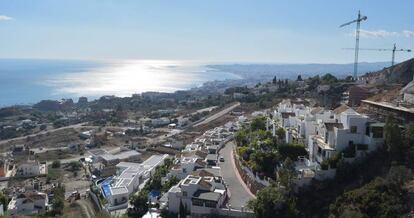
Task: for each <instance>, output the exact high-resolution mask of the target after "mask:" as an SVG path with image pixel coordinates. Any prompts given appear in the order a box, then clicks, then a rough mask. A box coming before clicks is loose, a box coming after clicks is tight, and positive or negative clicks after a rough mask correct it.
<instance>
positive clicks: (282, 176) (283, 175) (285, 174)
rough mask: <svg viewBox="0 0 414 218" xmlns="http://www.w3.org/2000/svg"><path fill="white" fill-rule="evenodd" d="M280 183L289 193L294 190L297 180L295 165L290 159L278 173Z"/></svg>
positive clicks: (287, 159)
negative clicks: (294, 181) (294, 183)
mask: <svg viewBox="0 0 414 218" xmlns="http://www.w3.org/2000/svg"><path fill="white" fill-rule="evenodd" d="M277 174H278V181H279V182H280V184H281V185H283V186H285V187H286V189H287V190H288V191H291V190H292V188H293V187H292V186H293V180H294V179H295V178H296V169H295V163H293V161H292V160H291V159H290V158H289V157H288V158H286V160H285V161H284V162H283V165H282V167H281V168H280V169H279V170H278V171H277Z"/></svg>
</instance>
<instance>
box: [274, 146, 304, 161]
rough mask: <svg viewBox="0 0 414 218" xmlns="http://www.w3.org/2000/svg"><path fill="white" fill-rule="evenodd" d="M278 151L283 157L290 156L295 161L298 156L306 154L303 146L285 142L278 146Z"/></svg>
mask: <svg viewBox="0 0 414 218" xmlns="http://www.w3.org/2000/svg"><path fill="white" fill-rule="evenodd" d="M278 151H279V153H280V155H281V156H282V158H283V159H285V158H290V159H291V160H294V161H296V160H297V159H298V157H299V156H307V154H308V152H307V151H306V149H305V147H303V146H301V145H297V144H286V145H281V146H279V147H278Z"/></svg>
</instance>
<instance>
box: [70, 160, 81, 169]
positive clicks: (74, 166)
mask: <svg viewBox="0 0 414 218" xmlns="http://www.w3.org/2000/svg"><path fill="white" fill-rule="evenodd" d="M68 167H69V170H70V171H72V172H76V171H79V170H80V169H81V167H82V164H81V163H79V161H71V162H70V163H69V164H68Z"/></svg>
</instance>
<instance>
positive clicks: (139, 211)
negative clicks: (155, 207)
mask: <svg viewBox="0 0 414 218" xmlns="http://www.w3.org/2000/svg"><path fill="white" fill-rule="evenodd" d="M130 201H131V204H132V206H133V207H132V208H129V209H128V217H142V216H144V215H145V214H146V213H147V211H148V196H147V194H146V193H144V192H143V193H141V192H140V193H139V194H138V195H132V197H131V199H130Z"/></svg>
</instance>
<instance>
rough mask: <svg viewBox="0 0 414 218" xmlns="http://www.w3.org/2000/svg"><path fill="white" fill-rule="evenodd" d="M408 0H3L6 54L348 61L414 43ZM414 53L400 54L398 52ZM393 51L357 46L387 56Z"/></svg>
mask: <svg viewBox="0 0 414 218" xmlns="http://www.w3.org/2000/svg"><path fill="white" fill-rule="evenodd" d="M413 8H414V1H412V0H400V1H398V2H397V1H390V0H364V1H361V0H347V1H345V0H344V1H329V0H324V1H323V0H312V1H311V0H302V1H298V0H296V1H295V0H289V1H288V0H286V1H276V0H273V1H262V0H254V1H247V0H238V1H236V0H204V1H202V0H164V1H160V0H148V1H141V0H112V1H110V0H70V1H66V0H65V1H64V0H0V48H1V49H0V58H59V59H66V58H70V59H178V60H188V59H191V60H202V61H231V62H276V63H315V62H317V63H349V62H352V61H353V52H352V51H346V50H342V49H341V48H343V47H353V46H354V43H355V40H354V37H353V31H354V28H355V25H352V26H347V27H345V28H341V29H340V28H338V26H339V25H340V24H342V23H345V22H347V21H350V20H353V19H355V17H356V15H357V11H358V10H359V9H360V10H361V11H362V13H363V14H364V15H366V16H368V20H367V21H366V22H364V23H363V24H362V29H363V34H362V38H361V45H360V47H363V48H392V45H393V43H394V42H395V43H397V45H398V46H399V47H401V48H411V49H414V13H412V9H413ZM413 56H414V53H413V52H412V53H402V52H400V53H398V54H397V58H396V59H397V61H402V60H406V59H408V58H411V57H413ZM390 59H391V52H374V51H362V52H360V61H369V62H373V61H390Z"/></svg>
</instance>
